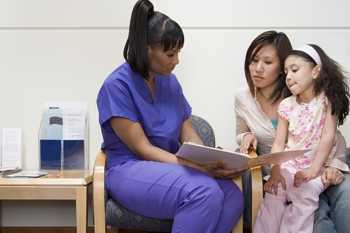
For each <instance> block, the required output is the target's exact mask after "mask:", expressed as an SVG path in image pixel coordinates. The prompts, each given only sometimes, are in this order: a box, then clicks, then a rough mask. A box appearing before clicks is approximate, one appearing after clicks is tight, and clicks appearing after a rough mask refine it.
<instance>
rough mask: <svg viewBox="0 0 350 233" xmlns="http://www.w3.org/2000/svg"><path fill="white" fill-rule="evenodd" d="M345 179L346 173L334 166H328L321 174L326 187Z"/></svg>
mask: <svg viewBox="0 0 350 233" xmlns="http://www.w3.org/2000/svg"><path fill="white" fill-rule="evenodd" d="M344 179H345V177H344V174H343V173H342V172H341V171H339V170H338V169H337V168H334V167H327V168H326V169H325V170H324V172H323V173H322V176H321V180H322V183H323V184H324V186H325V187H328V186H329V185H337V184H340V183H341V182H343V180H344Z"/></svg>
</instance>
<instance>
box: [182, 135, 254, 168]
mask: <svg viewBox="0 0 350 233" xmlns="http://www.w3.org/2000/svg"><path fill="white" fill-rule="evenodd" d="M176 155H177V156H180V157H183V158H185V159H187V160H190V161H193V162H196V163H199V164H203V165H210V164H213V163H217V162H222V163H224V164H225V165H226V167H227V168H228V169H232V170H244V169H247V168H248V161H249V160H250V157H249V156H248V155H246V154H242V153H238V152H234V151H229V150H224V149H218V148H213V147H207V146H202V145H197V144H194V143H188V142H185V143H184V144H182V146H181V147H180V149H179V151H178V152H177V153H176Z"/></svg>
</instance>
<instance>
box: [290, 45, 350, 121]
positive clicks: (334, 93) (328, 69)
mask: <svg viewBox="0 0 350 233" xmlns="http://www.w3.org/2000/svg"><path fill="white" fill-rule="evenodd" d="M309 46H311V47H313V48H314V49H315V50H316V52H317V53H318V55H319V56H320V58H321V63H322V65H321V70H320V74H319V77H318V78H317V79H316V80H315V85H314V91H315V95H319V94H320V93H321V92H323V91H324V93H325V95H326V96H327V98H328V100H329V101H330V102H331V104H332V115H334V114H335V115H336V116H337V117H338V123H339V125H342V124H343V123H344V120H345V118H346V116H347V115H348V114H349V98H350V94H349V87H348V79H347V77H346V76H345V75H344V72H343V70H342V68H341V66H340V65H339V64H338V63H337V62H336V61H334V60H333V59H332V58H330V57H329V56H328V55H327V54H326V53H325V52H324V51H323V49H321V48H320V47H319V46H317V45H314V44H309ZM289 55H295V56H300V57H302V58H303V59H304V60H305V61H307V62H310V63H312V64H313V65H314V66H316V62H315V61H314V60H313V59H312V58H311V57H310V56H309V55H308V54H306V53H305V52H302V51H299V50H292V51H291V52H290V53H289ZM289 55H288V56H289Z"/></svg>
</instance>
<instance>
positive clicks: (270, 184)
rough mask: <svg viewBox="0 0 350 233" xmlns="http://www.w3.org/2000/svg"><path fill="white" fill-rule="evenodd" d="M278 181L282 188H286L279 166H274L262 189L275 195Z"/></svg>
mask: <svg viewBox="0 0 350 233" xmlns="http://www.w3.org/2000/svg"><path fill="white" fill-rule="evenodd" d="M279 183H281V185H282V188H283V189H284V190H286V180H285V179H284V177H283V176H282V174H281V171H280V168H279V166H274V167H273V168H272V171H271V176H270V178H269V180H268V181H267V182H266V183H265V185H264V191H265V192H268V193H271V194H275V195H277V190H278V184H279Z"/></svg>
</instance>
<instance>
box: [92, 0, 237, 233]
mask: <svg viewBox="0 0 350 233" xmlns="http://www.w3.org/2000/svg"><path fill="white" fill-rule="evenodd" d="M183 44H184V35H183V31H182V29H181V28H180V26H179V25H178V24H177V23H176V22H175V21H173V20H172V19H170V18H169V17H168V16H166V15H164V14H162V13H160V12H157V11H154V10H153V5H152V3H151V2H150V1H148V0H139V1H138V2H137V3H136V4H135V6H134V8H133V11H132V16H131V20H130V27H129V36H128V39H127V41H126V45H125V48H124V58H125V60H126V62H125V63H124V64H122V65H120V66H119V67H117V68H116V69H115V70H114V71H113V72H112V73H111V74H110V76H109V77H108V78H107V79H106V80H105V82H104V83H103V85H102V87H101V89H100V91H99V94H98V97H97V106H98V111H99V121H100V126H101V131H102V135H103V140H104V146H105V148H104V149H105V151H106V153H107V174H106V188H107V190H108V192H109V193H110V195H111V196H112V197H113V199H115V200H116V201H118V202H119V203H121V205H123V206H124V207H126V208H128V209H130V210H132V211H134V212H136V213H139V214H142V215H144V216H147V217H153V218H159V219H173V228H172V232H179V233H180V232H183V233H188V232H191V233H213V232H217V233H228V232H230V231H231V229H232V228H233V227H234V225H235V224H236V223H237V221H238V219H239V216H240V215H241V212H242V209H243V198H242V193H241V192H240V190H239V189H238V187H237V186H236V185H235V184H234V183H233V182H232V181H231V180H230V178H232V177H233V176H234V172H233V171H230V170H226V169H224V168H220V167H211V168H207V167H206V168H204V167H201V166H198V165H196V164H193V163H190V162H187V161H184V160H182V159H181V158H179V157H177V156H176V155H174V153H175V152H176V151H177V150H178V148H179V145H180V143H182V142H184V141H191V142H195V143H198V144H202V141H201V139H200V138H199V137H198V135H197V134H196V132H195V131H194V129H193V128H192V125H191V121H190V116H191V107H190V105H189V103H188V102H187V100H186V98H185V96H184V94H183V92H182V89H181V86H180V84H179V82H178V80H177V79H176V77H175V75H174V74H172V73H171V72H172V71H173V69H174V68H175V66H176V65H177V64H178V63H179V58H178V55H179V52H180V50H181V48H182V47H183ZM214 177H215V178H214Z"/></svg>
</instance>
